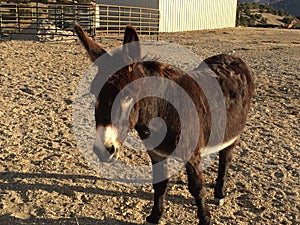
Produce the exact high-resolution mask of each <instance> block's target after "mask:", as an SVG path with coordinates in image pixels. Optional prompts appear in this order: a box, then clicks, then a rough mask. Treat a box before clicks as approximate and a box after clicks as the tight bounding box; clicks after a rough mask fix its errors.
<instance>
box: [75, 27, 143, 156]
mask: <svg viewBox="0 0 300 225" xmlns="http://www.w3.org/2000/svg"><path fill="white" fill-rule="evenodd" d="M74 30H75V32H76V33H77V35H78V37H79V39H80V40H81V42H82V44H83V45H84V47H85V49H86V50H87V52H88V54H89V56H90V58H91V60H92V61H96V60H97V59H98V58H99V57H101V56H103V57H104V58H105V60H102V62H101V63H100V67H102V68H99V71H100V74H97V76H102V75H103V74H101V71H102V73H103V71H104V73H111V72H112V73H113V74H112V75H111V76H110V78H109V80H108V81H107V82H106V83H105V84H104V86H103V87H102V88H101V90H92V92H93V93H94V94H96V96H97V102H96V106H95V119H96V131H97V137H96V140H95V143H94V152H95V153H96V154H97V156H98V157H99V159H100V160H101V161H108V162H109V161H112V160H113V159H116V158H118V156H119V149H120V147H121V142H120V140H119V139H120V138H119V135H120V134H119V133H118V131H117V129H116V127H115V125H116V124H113V123H112V113H113V114H114V118H119V120H118V121H122V120H124V117H127V115H129V112H128V111H129V108H130V107H129V106H130V105H131V103H132V102H133V99H132V98H131V97H130V96H129V95H126V94H123V96H121V97H120V96H119V97H118V98H117V96H118V94H119V93H120V90H121V89H122V88H123V87H124V86H126V84H127V83H129V82H130V80H132V77H133V70H134V67H135V66H136V65H137V62H138V61H139V58H140V54H141V52H140V44H139V38H138V35H137V33H136V31H135V29H134V28H133V27H131V26H127V27H126V30H125V36H124V41H123V47H122V50H121V51H119V52H115V53H114V54H113V55H110V54H108V53H107V52H106V51H105V50H104V49H103V48H102V47H101V46H100V45H99V44H98V43H96V42H95V41H94V40H92V39H91V38H89V37H88V36H87V34H86V33H85V32H84V31H83V29H82V27H81V26H80V25H78V24H76V25H75V27H74ZM103 61H104V63H103ZM120 61H123V62H122V63H121V65H126V66H125V67H123V68H121V69H119V70H118V71H113V69H111V68H103V67H111V65H113V64H115V63H116V64H118V65H120ZM91 88H92V89H97V85H93V84H92V87H91ZM98 89H99V88H98ZM113 104H114V105H119V107H117V110H115V111H114V112H112V106H113ZM132 114H133V113H132V112H131V114H130V118H132ZM127 118H128V117H127ZM123 122H124V121H123ZM130 123H132V121H131V122H130ZM117 125H118V126H120V124H117Z"/></svg>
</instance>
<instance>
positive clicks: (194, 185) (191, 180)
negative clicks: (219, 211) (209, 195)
mask: <svg viewBox="0 0 300 225" xmlns="http://www.w3.org/2000/svg"><path fill="white" fill-rule="evenodd" d="M185 167H186V171H187V175H188V188H189V191H190V193H191V194H192V196H193V197H194V198H195V201H196V204H197V207H198V211H197V216H198V218H199V220H200V222H199V225H209V224H210V213H209V209H208V207H207V205H206V194H205V187H204V177H203V171H202V170H201V169H200V167H199V166H195V167H196V168H195V167H194V166H193V165H192V164H191V163H190V162H188V163H187V164H186V165H185Z"/></svg>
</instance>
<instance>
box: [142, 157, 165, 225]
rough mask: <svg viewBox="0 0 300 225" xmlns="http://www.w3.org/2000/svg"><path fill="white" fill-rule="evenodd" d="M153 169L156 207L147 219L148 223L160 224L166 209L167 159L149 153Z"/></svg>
mask: <svg viewBox="0 0 300 225" xmlns="http://www.w3.org/2000/svg"><path fill="white" fill-rule="evenodd" d="M149 155H150V158H151V162H152V168H153V188H154V205H153V208H152V211H151V214H150V215H149V216H148V217H147V218H146V220H147V222H148V223H151V224H158V222H159V220H160V218H161V216H162V214H163V209H164V199H165V193H166V190H167V184H168V181H169V179H168V174H167V173H168V171H167V165H166V161H164V160H165V159H166V158H164V157H161V156H158V155H156V154H155V153H153V152H149Z"/></svg>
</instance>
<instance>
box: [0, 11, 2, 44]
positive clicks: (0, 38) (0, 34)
mask: <svg viewBox="0 0 300 225" xmlns="http://www.w3.org/2000/svg"><path fill="white" fill-rule="evenodd" d="M0 10H1V8H0ZM0 40H2V12H1V11H0Z"/></svg>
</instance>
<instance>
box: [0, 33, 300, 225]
mask: <svg viewBox="0 0 300 225" xmlns="http://www.w3.org/2000/svg"><path fill="white" fill-rule="evenodd" d="M159 39H160V40H164V41H167V42H172V43H177V44H180V45H182V46H185V47H187V48H188V49H190V50H191V51H193V52H195V53H196V54H198V55H199V56H200V57H201V58H202V59H204V58H206V57H209V56H212V55H215V54H219V53H230V54H235V55H237V56H240V57H241V58H243V59H244V60H246V61H247V62H248V63H249V65H250V66H251V68H252V69H253V70H254V72H255V84H256V90H255V96H254V97H253V100H252V105H251V110H250V113H249V118H248V122H247V126H246V128H245V131H244V133H243V135H242V137H241V141H240V143H239V145H238V147H237V148H236V149H235V152H234V159H233V163H232V165H231V167H230V171H229V177H228V185H227V193H228V196H227V197H226V202H225V205H224V206H221V207H219V206H216V205H215V204H214V202H213V194H212V193H213V184H214V180H215V178H216V175H217V163H216V162H215V163H214V164H213V165H211V166H210V167H209V168H208V169H207V170H206V171H205V174H206V182H207V192H208V195H207V199H208V205H209V207H210V209H211V213H212V217H213V219H212V221H213V224H230V225H231V224H239V225H244V224H263V225H274V224H293V225H296V224H300V216H299V211H300V188H299V183H300V179H299V176H300V172H299V167H300V165H299V164H300V153H299V150H300V143H299V139H300V126H299V118H300V113H299V105H300V100H299V99H300V92H299V90H300V89H299V88H300V66H299V65H300V31H299V30H280V29H251V28H235V29H221V30H209V31H198V32H185V33H176V34H162V35H160V37H159ZM118 44H121V42H120V41H118V40H107V39H103V45H104V47H106V48H111V47H113V46H116V45H118ZM89 64H90V61H89V59H88V57H87V55H86V53H85V51H84V49H83V47H82V46H81V45H80V44H79V43H75V42H74V43H40V42H33V41H5V42H0V65H1V66H0V127H1V128H0V191H1V192H0V224H1V225H2V224H3V225H25V224H28V225H29V224H30V225H34V224H37V225H54V224H55V225H56V224H63V225H78V224H79V225H96V224H109V225H113V224H124V225H125V224H127V225H138V224H143V223H144V221H145V217H146V216H147V215H148V213H149V211H150V209H151V207H152V201H151V199H152V194H153V191H152V187H151V186H150V185H143V186H133V185H126V184H123V183H118V182H114V181H111V180H109V179H106V178H105V177H103V176H101V174H99V173H97V172H95V170H94V169H93V168H92V167H91V166H90V165H89V164H87V162H86V161H85V160H84V158H83V156H82V154H81V152H80V151H79V150H78V147H77V144H76V140H75V136H74V132H73V129H72V128H73V124H72V102H73V101H74V95H75V94H74V93H75V90H76V87H77V85H78V83H79V81H80V79H81V77H82V75H83V73H84V71H85V70H86V68H87V67H88V66H89ZM133 157H134V156H133ZM145 161H146V162H147V160H145ZM216 161H217V160H216ZM160 224H172V225H173V224H198V220H197V218H196V206H195V204H194V202H193V199H192V197H191V195H190V194H189V192H188V189H187V179H186V176H185V173H184V171H181V172H180V173H179V174H178V175H176V176H175V177H173V178H172V179H171V182H170V186H169V191H168V194H167V198H166V207H165V214H164V216H163V218H162V220H161V223H160Z"/></svg>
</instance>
